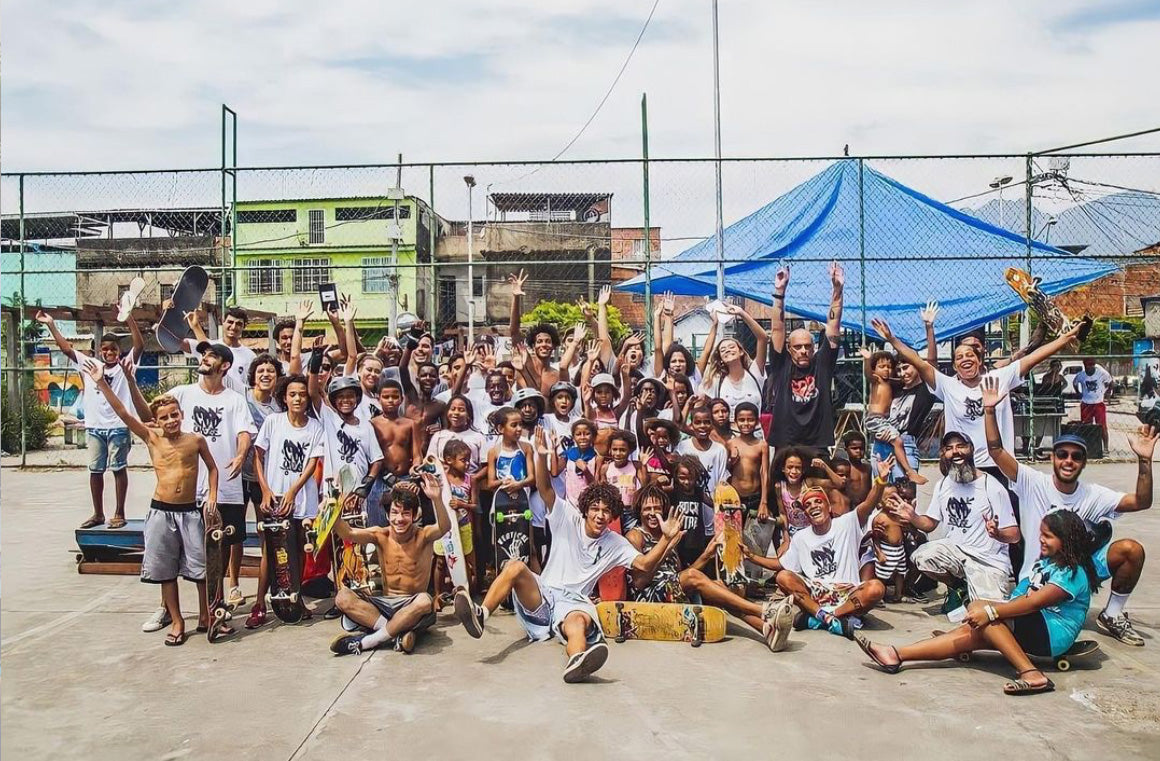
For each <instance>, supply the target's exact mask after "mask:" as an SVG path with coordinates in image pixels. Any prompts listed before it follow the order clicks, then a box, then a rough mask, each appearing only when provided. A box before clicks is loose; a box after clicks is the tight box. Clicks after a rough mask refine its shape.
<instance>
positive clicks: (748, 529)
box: [741, 511, 777, 581]
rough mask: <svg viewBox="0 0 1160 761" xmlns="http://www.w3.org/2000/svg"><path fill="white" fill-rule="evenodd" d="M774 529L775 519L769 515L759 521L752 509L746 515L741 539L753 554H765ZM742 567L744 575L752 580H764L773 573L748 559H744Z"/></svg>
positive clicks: (771, 542) (775, 527) (775, 525)
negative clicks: (765, 519)
mask: <svg viewBox="0 0 1160 761" xmlns="http://www.w3.org/2000/svg"><path fill="white" fill-rule="evenodd" d="M776 529H777V521H776V520H774V518H773V516H770V518H769V520H767V521H759V520H757V513H756V511H754V512H751V513H750V514H749V515H748V516H747V517H746V520H745V530H744V532H743V534H742V537H741V539H742V541H743V542H745V546H746V547H748V548H749V549H750V551H751V552H753V554H755V555H761V556H765V555H766V553H768V552H769V547H770V545H771V544H773V534H774V531H775V530H776ZM744 568H745V575H746V576H748V577H749V578H750V579H753V580H754V581H765V580H766V579H768V578H770V577H772V576H773V575H774V573H773V571H767V570H766V569H764V568H762V567H761V566H758V565H755V564H753V563H751V562H749V561H748V560H746V561H745V563H744Z"/></svg>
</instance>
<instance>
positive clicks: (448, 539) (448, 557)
mask: <svg viewBox="0 0 1160 761" xmlns="http://www.w3.org/2000/svg"><path fill="white" fill-rule="evenodd" d="M423 467H424V469H430V471H431V472H432V473H434V474H435V477H436V478H438V479H439V483H440V484H441V485H442V487H443V508H444V510H446V511H447V517H448V518H449V519H450V520H451V530H450V531H448V532H447V533H446V534H444V535H443V537H442V538H441V539H440V540H439V542H440V549H442V550H443V561H444V562H445V563H446V564H447V572H448V573H450V574H451V583H452V584H453V585H454V586H455V588H456V589H466V590H469V591H470V589H471V586H470V584H469V583H468V580H467V553H465V552H464V551H463V541H462V540H461V539H460V537H459V513H458V512H457V511H456V510H455V509H454V508H453V507H451V484H450V483H448V481H447V474H446V473H444V472H443V463H441V462H439V461H438V460H437V459H436V458H435V457H434V456H433V455H428V456H427V459H426V460H425V461H424V462H423Z"/></svg>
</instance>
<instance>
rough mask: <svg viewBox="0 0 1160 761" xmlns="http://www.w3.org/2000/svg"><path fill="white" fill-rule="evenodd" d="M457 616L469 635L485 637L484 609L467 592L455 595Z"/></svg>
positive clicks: (460, 591) (461, 590)
mask: <svg viewBox="0 0 1160 761" xmlns="http://www.w3.org/2000/svg"><path fill="white" fill-rule="evenodd" d="M455 615H456V617H457V618H458V619H459V622H460V623H461V624H463V628H464V629H466V630H467V633H468V634H470V635H471V636H472V637H475V638H476V639H479V638H480V637H482V636H483V608H482V607H480V606H479V605H476V604H475V603H474V602H473V601H472V599H471V595H469V594H467V590H464V589H460V590H459V591H458V592H456V593H455ZM585 652H587V651H585Z"/></svg>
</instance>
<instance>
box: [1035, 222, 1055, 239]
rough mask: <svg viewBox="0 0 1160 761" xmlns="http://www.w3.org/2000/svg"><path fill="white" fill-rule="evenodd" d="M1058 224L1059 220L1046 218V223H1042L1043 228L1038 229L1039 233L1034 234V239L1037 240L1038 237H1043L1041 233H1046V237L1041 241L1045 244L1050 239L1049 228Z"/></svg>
mask: <svg viewBox="0 0 1160 761" xmlns="http://www.w3.org/2000/svg"><path fill="white" fill-rule="evenodd" d="M1058 222H1059V220H1058V219H1056V218H1055V217H1048V218H1047V221H1046V222H1044V223H1043V227H1041V228H1039V232H1038V233H1036V235H1035V237H1036V239H1038V238H1039V236H1040V235H1043V233H1044V232H1046V233H1047V237H1046V238H1044V239H1043V242H1044V243H1047V242H1048V241H1049V240H1050V239H1051V228H1053V227H1055V225H1056V224H1057V223H1058Z"/></svg>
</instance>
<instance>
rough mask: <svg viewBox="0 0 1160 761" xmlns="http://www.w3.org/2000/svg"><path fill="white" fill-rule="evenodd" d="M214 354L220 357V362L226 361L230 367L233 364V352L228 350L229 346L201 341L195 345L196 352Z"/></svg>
mask: <svg viewBox="0 0 1160 761" xmlns="http://www.w3.org/2000/svg"><path fill="white" fill-rule="evenodd" d="M207 351H208V352H209V353H211V354H215V355H217V356H218V357H220V358H221V360H222V362H228V363H229V364H230V366H231V367H233V364H234V353H233V352H232V351H230V347H228V346H226V345H225V344H223V343H218V342H216V341H215V342H213V343H211V342H209V341H202V342H201V343H199V344H198V345H197V353H198V354H205V353H206V352H207Z"/></svg>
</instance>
